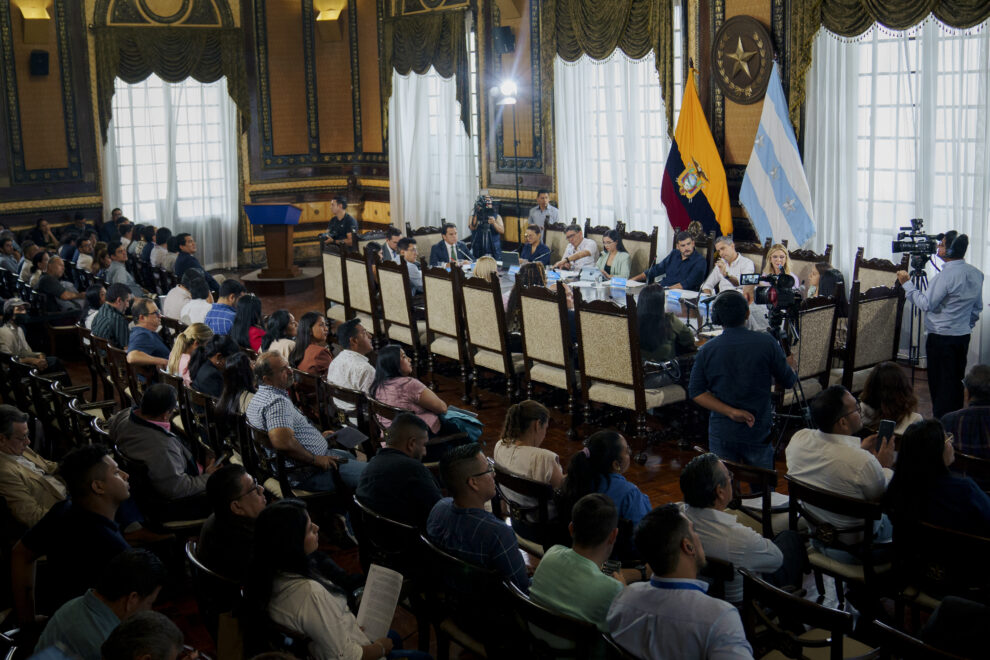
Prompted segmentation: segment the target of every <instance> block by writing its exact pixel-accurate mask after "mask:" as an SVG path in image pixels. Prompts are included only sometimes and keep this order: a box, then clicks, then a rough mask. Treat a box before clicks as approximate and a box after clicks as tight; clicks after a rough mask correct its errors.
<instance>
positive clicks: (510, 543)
mask: <svg viewBox="0 0 990 660" xmlns="http://www.w3.org/2000/svg"><path fill="white" fill-rule="evenodd" d="M440 477H441V478H442V479H443V482H444V484H446V486H447V490H448V492H450V493H451V494H453V497H452V498H451V497H445V498H443V499H442V500H440V501H439V502H437V503H436V504H435V505H434V506H433V510H432V511H431V512H430V516H429V518H427V520H426V533H427V535H428V536H429V537H430V539H431V540H432V541H433V542H434V543H436V544H437V545H439V546H440V547H441V548H443V549H444V550H447V551H448V552H450V553H451V554H453V555H455V556H457V557H459V558H460V559H463V560H464V561H466V562H469V563H471V564H474V565H476V566H481V567H482V568H487V569H489V570H493V571H496V572H498V573H499V574H501V575H502V576H503V577H505V579H507V580H510V581H511V582H512V583H513V584H515V585H516V586H517V587H519V588H520V589H522V590H523V591H525V592H529V577H528V576H527V575H526V566H525V564H523V561H522V557H521V556H520V554H519V543H518V542H517V541H516V535H515V534H514V533H513V531H512V528H510V527H509V526H508V525H506V524H505V523H504V522H502V521H501V520H499V519H498V518H496V517H495V516H494V515H492V514H491V513H489V512H488V511H485V503H486V502H488V501H490V500H491V499H492V498H493V497H495V468H494V463H492V462H490V461H489V460H488V459H487V458H486V457H485V455H484V453H482V451H481V446H480V445H478V444H477V443H473V442H472V443H469V444H466V445H461V446H459V447H454V448H452V449H450V450H448V451H447V453H446V454H445V455H444V457H443V458H441V459H440ZM455 588H456V585H455Z"/></svg>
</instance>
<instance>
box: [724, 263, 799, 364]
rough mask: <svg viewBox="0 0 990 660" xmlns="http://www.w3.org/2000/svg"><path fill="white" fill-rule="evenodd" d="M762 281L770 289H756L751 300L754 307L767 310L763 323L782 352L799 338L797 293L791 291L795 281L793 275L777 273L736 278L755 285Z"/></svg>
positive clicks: (743, 282) (753, 274)
mask: <svg viewBox="0 0 990 660" xmlns="http://www.w3.org/2000/svg"><path fill="white" fill-rule="evenodd" d="M760 282H766V283H768V284H769V285H770V286H764V287H757V288H756V291H755V292H754V293H753V300H754V302H755V303H756V304H757V305H765V306H766V307H768V308H769V313H768V314H767V320H768V321H769V324H770V325H769V327H768V328H767V332H769V333H770V334H771V335H772V336H773V337H774V339H776V340H777V341H779V342H780V345H781V347H782V348H783V349H784V352H785V353H789V352H790V348H791V347H792V346H794V345H795V344H797V343H798V341H800V339H801V335H800V333H799V331H798V328H797V324H798V312H799V311H800V310H801V300H802V296H801V293H800V292H798V291H796V290H795V289H794V284H795V283H796V280H795V279H794V276H793V275H788V274H787V273H778V274H776V275H774V274H770V275H760V274H758V273H749V274H745V275H740V276H739V284H744V285H745V284H748V285H755V284H759V283H760Z"/></svg>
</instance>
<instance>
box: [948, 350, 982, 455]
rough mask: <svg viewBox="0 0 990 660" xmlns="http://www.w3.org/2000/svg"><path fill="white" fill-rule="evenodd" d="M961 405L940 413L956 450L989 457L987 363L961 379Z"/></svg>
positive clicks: (974, 368)
mask: <svg viewBox="0 0 990 660" xmlns="http://www.w3.org/2000/svg"><path fill="white" fill-rule="evenodd" d="M963 386H964V388H965V389H964V392H963V408H962V409H960V410H956V411H953V412H950V413H948V414H946V415H943V416H942V426H943V427H945V430H946V431H948V432H949V433H951V434H952V435H953V437H954V442H955V449H956V451H958V452H960V453H963V454H968V455H970V456H977V457H979V458H990V366H987V365H985V364H978V365H976V366H975V367H973V368H972V369H970V370H969V373H968V374H966V378H964V379H963Z"/></svg>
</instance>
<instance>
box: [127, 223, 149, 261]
mask: <svg viewBox="0 0 990 660" xmlns="http://www.w3.org/2000/svg"><path fill="white" fill-rule="evenodd" d="M146 226H147V225H144V224H142V223H138V224H136V225H134V233H133V235H132V236H131V238H132V239H134V240H132V241H131V242H130V243H128V244H127V248H126V250H127V254H128V256H133V257H135V258H138V257H140V256H141V251H142V250H143V249H144V245H145V233H144V232H145V227H146ZM152 230H154V228H152Z"/></svg>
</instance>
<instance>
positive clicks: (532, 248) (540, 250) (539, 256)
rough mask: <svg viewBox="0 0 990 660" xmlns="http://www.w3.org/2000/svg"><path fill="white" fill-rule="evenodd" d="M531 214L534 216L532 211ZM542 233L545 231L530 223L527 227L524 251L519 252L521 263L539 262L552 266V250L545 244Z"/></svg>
mask: <svg viewBox="0 0 990 660" xmlns="http://www.w3.org/2000/svg"><path fill="white" fill-rule="evenodd" d="M534 208H535V207H534ZM530 213H531V214H532V211H530ZM542 233H543V230H542V229H540V226H539V225H537V224H534V223H530V225H529V226H528V227H526V233H525V235H524V242H523V246H522V250H520V252H519V259H520V260H521V261H525V262H537V263H541V264H543V265H544V266H549V265H550V248H549V247H548V246H547V245H546V243H544V242H543V239H542V237H541V234H542Z"/></svg>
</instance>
